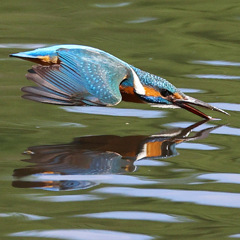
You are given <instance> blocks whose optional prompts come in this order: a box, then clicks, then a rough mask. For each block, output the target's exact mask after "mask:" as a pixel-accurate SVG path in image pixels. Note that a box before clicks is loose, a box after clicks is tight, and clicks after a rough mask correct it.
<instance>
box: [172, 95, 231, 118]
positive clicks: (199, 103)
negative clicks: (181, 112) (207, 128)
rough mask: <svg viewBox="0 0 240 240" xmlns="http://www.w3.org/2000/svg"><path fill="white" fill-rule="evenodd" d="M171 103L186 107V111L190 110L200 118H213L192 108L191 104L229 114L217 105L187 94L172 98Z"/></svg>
mask: <svg viewBox="0 0 240 240" xmlns="http://www.w3.org/2000/svg"><path fill="white" fill-rule="evenodd" d="M172 103H173V104H175V105H177V106H179V107H181V108H184V109H186V110H187V111H189V112H192V113H194V114H196V115H198V116H200V117H202V118H205V119H213V118H212V117H210V116H208V115H206V114H205V113H203V112H201V111H200V110H198V109H196V108H194V107H193V106H191V105H196V106H200V107H204V108H207V109H210V110H214V111H217V112H221V113H224V114H226V115H230V114H229V113H227V112H225V111H223V110H222V109H219V108H217V107H214V106H212V105H210V104H208V103H205V102H203V101H201V100H198V99H196V98H193V97H189V96H186V95H185V96H184V98H182V99H172Z"/></svg>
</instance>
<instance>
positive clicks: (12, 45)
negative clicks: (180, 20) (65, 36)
mask: <svg viewBox="0 0 240 240" xmlns="http://www.w3.org/2000/svg"><path fill="white" fill-rule="evenodd" d="M49 45H50V44H45V43H1V44H0V48H19V49H34V48H41V47H46V46H49Z"/></svg>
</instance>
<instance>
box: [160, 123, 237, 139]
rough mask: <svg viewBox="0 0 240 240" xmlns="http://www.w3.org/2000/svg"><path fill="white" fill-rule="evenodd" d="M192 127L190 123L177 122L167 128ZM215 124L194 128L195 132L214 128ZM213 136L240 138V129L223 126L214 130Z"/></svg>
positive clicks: (169, 124)
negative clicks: (221, 135)
mask: <svg viewBox="0 0 240 240" xmlns="http://www.w3.org/2000/svg"><path fill="white" fill-rule="evenodd" d="M189 125H190V122H175V123H168V124H165V126H170V127H181V128H184V127H187V126H189ZM213 126H214V125H213V124H209V123H207V124H206V123H205V124H204V125H201V126H198V127H196V128H194V130H193V131H201V130H203V129H204V127H205V128H206V127H213ZM211 134H223V135H232V136H240V128H234V127H229V126H221V127H220V128H217V129H214V130H213V131H212V132H211Z"/></svg>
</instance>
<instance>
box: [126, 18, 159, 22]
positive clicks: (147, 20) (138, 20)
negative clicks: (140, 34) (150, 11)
mask: <svg viewBox="0 0 240 240" xmlns="http://www.w3.org/2000/svg"><path fill="white" fill-rule="evenodd" d="M155 20H157V18H155V17H141V18H138V19H135V20H131V21H126V23H145V22H151V21H155Z"/></svg>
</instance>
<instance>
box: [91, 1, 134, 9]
mask: <svg viewBox="0 0 240 240" xmlns="http://www.w3.org/2000/svg"><path fill="white" fill-rule="evenodd" d="M130 4H131V2H122V3H97V4H94V6H95V7H98V8H119V7H126V6H128V5H130Z"/></svg>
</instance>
